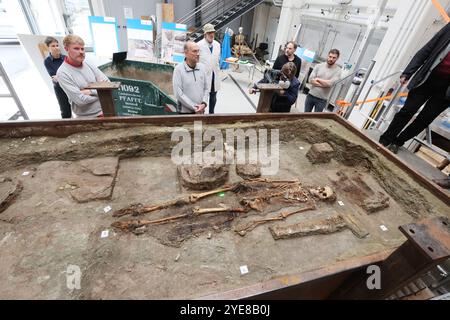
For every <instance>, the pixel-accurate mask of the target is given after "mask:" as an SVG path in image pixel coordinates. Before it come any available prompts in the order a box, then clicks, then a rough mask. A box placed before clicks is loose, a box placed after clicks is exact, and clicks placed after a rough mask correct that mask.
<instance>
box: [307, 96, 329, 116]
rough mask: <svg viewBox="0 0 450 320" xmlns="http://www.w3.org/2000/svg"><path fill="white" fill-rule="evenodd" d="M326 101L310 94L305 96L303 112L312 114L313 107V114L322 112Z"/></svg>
mask: <svg viewBox="0 0 450 320" xmlns="http://www.w3.org/2000/svg"><path fill="white" fill-rule="evenodd" d="M326 104H327V100H324V99H319V98H316V97H314V96H312V95H310V94H308V95H307V96H306V100H305V112H312V110H313V108H314V107H315V110H314V112H322V111H323V109H325V107H326Z"/></svg>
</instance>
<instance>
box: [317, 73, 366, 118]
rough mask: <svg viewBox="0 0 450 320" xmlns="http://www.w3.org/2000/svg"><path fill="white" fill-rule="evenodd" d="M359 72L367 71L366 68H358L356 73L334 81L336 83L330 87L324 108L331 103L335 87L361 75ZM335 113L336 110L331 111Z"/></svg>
mask: <svg viewBox="0 0 450 320" xmlns="http://www.w3.org/2000/svg"><path fill="white" fill-rule="evenodd" d="M361 71H367V69H366V68H359V69H358V70H356V71H354V72H352V73H350V74H349V75H347V76H345V77H344V78H342V79H340V80H338V81H336V82H335V83H334V84H333V85H332V86H331V91H330V94H329V96H328V100H327V103H326V104H325V106H326V107H328V106H329V104H330V102H331V99H332V96H333V94H334V91H335V90H336V87H337V86H338V85H339V84H341V83H343V82H345V81H348V79H350V78H352V77H355V76H356V75H357V74H358V73H361ZM335 111H336V110H333V112H335Z"/></svg>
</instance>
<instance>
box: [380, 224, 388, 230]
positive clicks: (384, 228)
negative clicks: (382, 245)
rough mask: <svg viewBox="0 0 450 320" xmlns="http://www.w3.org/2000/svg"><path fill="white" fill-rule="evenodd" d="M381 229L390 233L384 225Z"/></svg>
mask: <svg viewBox="0 0 450 320" xmlns="http://www.w3.org/2000/svg"><path fill="white" fill-rule="evenodd" d="M380 229H381V230H383V231H388V228H386V226H385V225H384V224H382V225H381V226H380Z"/></svg>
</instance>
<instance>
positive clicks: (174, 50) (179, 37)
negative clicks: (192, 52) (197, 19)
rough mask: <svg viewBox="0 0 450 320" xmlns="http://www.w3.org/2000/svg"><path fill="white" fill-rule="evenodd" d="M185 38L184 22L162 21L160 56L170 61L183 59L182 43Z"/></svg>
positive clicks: (181, 60)
mask: <svg viewBox="0 0 450 320" xmlns="http://www.w3.org/2000/svg"><path fill="white" fill-rule="evenodd" d="M186 40H187V26H186V25H185V24H178V23H171V22H163V23H162V49H163V50H162V57H163V60H166V61H171V62H183V61H184V44H185V43H186Z"/></svg>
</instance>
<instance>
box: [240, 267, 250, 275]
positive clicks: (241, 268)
mask: <svg viewBox="0 0 450 320" xmlns="http://www.w3.org/2000/svg"><path fill="white" fill-rule="evenodd" d="M239 269H240V270H241V274H242V275H244V274H247V273H248V267H247V266H240V268H239Z"/></svg>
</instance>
